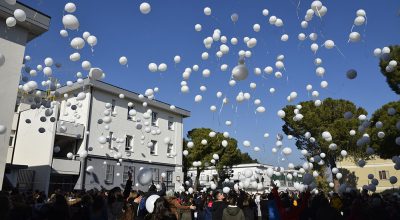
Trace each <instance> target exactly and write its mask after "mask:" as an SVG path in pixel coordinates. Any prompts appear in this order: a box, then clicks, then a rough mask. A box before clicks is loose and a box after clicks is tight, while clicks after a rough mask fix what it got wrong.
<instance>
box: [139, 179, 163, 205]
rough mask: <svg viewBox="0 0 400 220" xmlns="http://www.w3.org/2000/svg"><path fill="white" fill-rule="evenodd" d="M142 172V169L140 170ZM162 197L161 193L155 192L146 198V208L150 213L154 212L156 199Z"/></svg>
mask: <svg viewBox="0 0 400 220" xmlns="http://www.w3.org/2000/svg"><path fill="white" fill-rule="evenodd" d="M139 172H140V171H139ZM158 198H160V196H159V195H157V194H155V195H151V196H149V197H148V198H147V199H146V210H147V212H149V213H153V211H154V203H155V202H156V200H157V199H158Z"/></svg>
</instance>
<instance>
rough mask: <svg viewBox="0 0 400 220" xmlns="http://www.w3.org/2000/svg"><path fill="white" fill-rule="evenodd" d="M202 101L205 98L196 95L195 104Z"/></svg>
mask: <svg viewBox="0 0 400 220" xmlns="http://www.w3.org/2000/svg"><path fill="white" fill-rule="evenodd" d="M201 100H203V97H202V96H201V95H196V96H195V97H194V101H195V102H201Z"/></svg>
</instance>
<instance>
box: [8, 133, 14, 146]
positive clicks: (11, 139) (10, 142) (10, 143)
mask: <svg viewBox="0 0 400 220" xmlns="http://www.w3.org/2000/svg"><path fill="white" fill-rule="evenodd" d="M13 142H14V137H13V136H10V140H9V141H8V146H10V147H12V146H13Z"/></svg>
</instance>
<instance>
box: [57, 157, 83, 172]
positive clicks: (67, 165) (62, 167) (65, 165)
mask: <svg viewBox="0 0 400 220" xmlns="http://www.w3.org/2000/svg"><path fill="white" fill-rule="evenodd" d="M51 167H52V173H57V174H68V175H79V173H80V171H81V162H80V161H79V160H63V159H53V164H52V166H51Z"/></svg>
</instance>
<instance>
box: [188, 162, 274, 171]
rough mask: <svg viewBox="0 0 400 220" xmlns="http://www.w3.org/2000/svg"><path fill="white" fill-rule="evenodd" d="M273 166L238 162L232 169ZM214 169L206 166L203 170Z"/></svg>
mask: <svg viewBox="0 0 400 220" xmlns="http://www.w3.org/2000/svg"><path fill="white" fill-rule="evenodd" d="M270 167H271V168H273V167H274V166H272V165H269V164H262V163H244V164H238V165H234V166H232V169H235V168H270ZM214 169H215V166H209V167H206V169H205V170H214ZM189 170H190V171H191V170H195V168H193V167H192V168H190V169H189Z"/></svg>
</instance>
